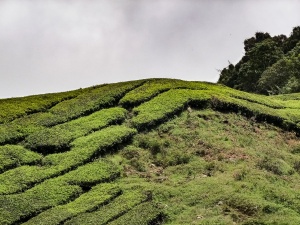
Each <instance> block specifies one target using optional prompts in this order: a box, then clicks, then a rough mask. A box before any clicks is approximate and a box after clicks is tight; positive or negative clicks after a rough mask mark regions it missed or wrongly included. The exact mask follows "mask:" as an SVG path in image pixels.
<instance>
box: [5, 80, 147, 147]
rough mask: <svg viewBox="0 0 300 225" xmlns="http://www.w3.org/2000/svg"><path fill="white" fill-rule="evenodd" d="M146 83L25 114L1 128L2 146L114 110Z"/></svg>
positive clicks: (91, 92) (113, 87) (103, 89)
mask: <svg viewBox="0 0 300 225" xmlns="http://www.w3.org/2000/svg"><path fill="white" fill-rule="evenodd" d="M144 82H145V81H143V80H140V81H135V82H123V83H117V84H109V85H104V86H100V87H96V88H90V89H88V91H85V92H84V93H82V94H80V95H78V96H77V97H75V98H72V99H70V100H65V101H61V102H59V103H58V104H56V105H55V106H54V107H52V108H50V109H48V110H47V111H45V112H39V113H34V114H31V115H26V114H24V116H23V117H21V118H18V119H16V120H14V121H12V122H10V123H5V124H0V133H1V134H2V135H1V136H0V144H8V143H9V144H12V143H14V144H15V143H17V142H19V141H21V140H22V139H24V138H25V137H26V136H28V135H30V134H33V133H35V132H39V131H40V130H41V129H43V127H45V126H46V127H51V126H54V125H57V124H61V123H65V122H68V121H70V120H72V119H76V118H79V117H82V116H85V115H89V114H91V113H93V112H96V111H98V110H100V109H103V108H107V107H113V106H115V105H116V104H117V103H118V101H119V100H120V99H121V98H122V97H123V96H124V95H125V94H126V93H127V92H128V91H130V90H132V89H134V88H135V87H138V86H140V85H141V84H142V83H144ZM20 101H21V100H20ZM24 101H26V98H25V99H24Z"/></svg>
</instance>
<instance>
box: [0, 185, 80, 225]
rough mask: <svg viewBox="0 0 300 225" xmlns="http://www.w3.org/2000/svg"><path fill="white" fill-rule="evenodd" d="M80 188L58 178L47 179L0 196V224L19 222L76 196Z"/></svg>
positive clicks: (6, 224)
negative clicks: (27, 187)
mask: <svg viewBox="0 0 300 225" xmlns="http://www.w3.org/2000/svg"><path fill="white" fill-rule="evenodd" d="M81 193H82V189H81V188H80V187H79V186H77V185H70V184H68V183H67V182H64V181H62V180H59V179H51V180H47V181H45V182H43V183H41V184H40V185H37V186H35V187H33V188H32V189H30V190H27V191H25V192H23V193H20V194H15V195H1V196H0V224H1V225H8V224H20V223H21V222H22V221H23V220H25V221H26V220H27V219H28V218H30V217H33V216H34V215H36V214H38V213H40V212H42V211H44V210H46V209H49V208H51V207H55V206H57V205H61V204H65V203H67V202H69V201H71V200H72V199H74V198H76V197H78V196H79V195H80V194H81Z"/></svg>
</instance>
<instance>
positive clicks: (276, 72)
mask: <svg viewBox="0 0 300 225" xmlns="http://www.w3.org/2000/svg"><path fill="white" fill-rule="evenodd" d="M258 88H259V90H261V91H267V92H268V93H270V94H284V93H294V92H299V91H300V42H299V44H298V45H297V46H296V47H295V48H294V49H293V50H291V51H290V52H289V54H288V55H287V56H285V57H283V58H282V59H280V60H278V61H277V62H276V63H274V64H273V65H272V66H271V67H269V68H267V69H266V70H265V71H264V72H263V73H262V75H261V78H260V79H259V81H258Z"/></svg>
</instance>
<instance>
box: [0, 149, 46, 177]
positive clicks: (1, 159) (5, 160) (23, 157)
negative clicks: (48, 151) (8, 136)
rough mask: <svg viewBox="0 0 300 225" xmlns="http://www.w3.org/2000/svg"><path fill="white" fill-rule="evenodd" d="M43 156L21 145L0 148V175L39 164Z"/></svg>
mask: <svg viewBox="0 0 300 225" xmlns="http://www.w3.org/2000/svg"><path fill="white" fill-rule="evenodd" d="M41 160H42V156H41V155H40V154H37V153H35V152H33V151H30V150H27V149H25V148H24V147H22V146H19V145H5V146H0V173H2V172H4V171H5V170H8V169H11V168H14V167H17V166H21V165H26V164H37V163H39V162H40V161H41Z"/></svg>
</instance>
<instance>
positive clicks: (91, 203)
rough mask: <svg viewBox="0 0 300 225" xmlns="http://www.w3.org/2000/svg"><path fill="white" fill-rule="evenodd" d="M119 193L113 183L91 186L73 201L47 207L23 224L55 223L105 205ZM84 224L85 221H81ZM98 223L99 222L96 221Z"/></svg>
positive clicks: (47, 224) (53, 224) (60, 222)
mask: <svg viewBox="0 0 300 225" xmlns="http://www.w3.org/2000/svg"><path fill="white" fill-rule="evenodd" d="M120 194H121V189H120V188H119V187H118V186H116V185H115V184H111V183H105V184H99V185H97V186H95V187H93V188H92V189H91V190H90V191H88V192H87V193H84V194H82V195H80V196H79V197H78V198H76V199H75V200H74V201H72V202H69V203H68V204H65V205H60V206H56V207H54V208H51V209H48V210H46V211H44V212H42V213H40V214H39V215H37V216H36V217H33V218H32V219H30V220H28V221H27V222H26V223H23V224H24V225H25V224H26V225H31V224H32V225H37V224H40V225H42V224H44V225H57V224H62V223H63V222H64V221H66V220H68V219H70V218H72V217H74V216H76V215H78V214H80V213H85V212H87V211H93V210H96V209H97V208H99V207H101V206H102V205H105V204H107V203H109V202H111V201H113V199H114V198H116V197H117V196H118V195H120ZM83 224H86V223H83ZM96 224H99V223H96Z"/></svg>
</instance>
